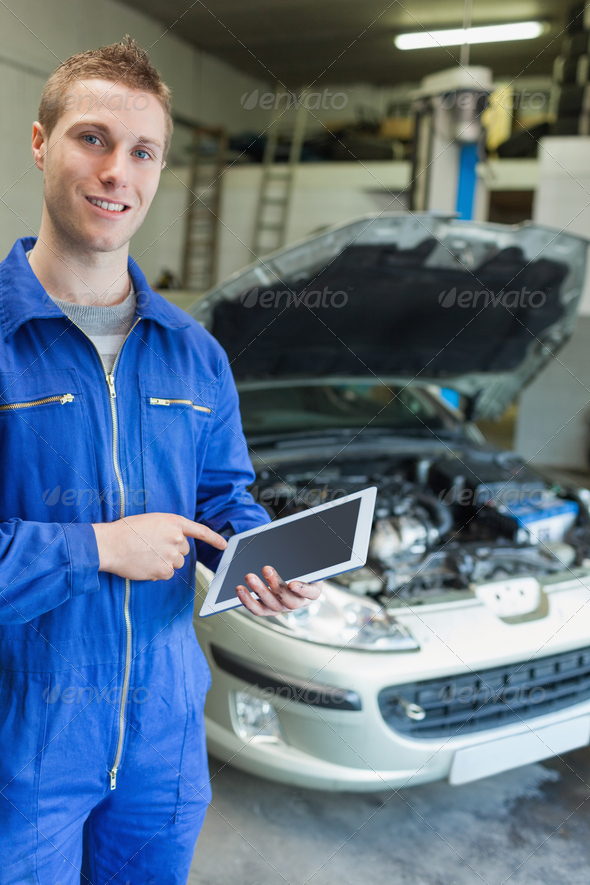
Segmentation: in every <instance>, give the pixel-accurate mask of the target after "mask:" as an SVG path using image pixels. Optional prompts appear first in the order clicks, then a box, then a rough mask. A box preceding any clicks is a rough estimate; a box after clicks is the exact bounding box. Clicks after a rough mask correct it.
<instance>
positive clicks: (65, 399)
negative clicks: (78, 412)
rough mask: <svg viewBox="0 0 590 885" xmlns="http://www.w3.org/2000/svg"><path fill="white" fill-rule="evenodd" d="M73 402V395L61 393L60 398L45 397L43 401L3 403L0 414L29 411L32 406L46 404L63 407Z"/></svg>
mask: <svg viewBox="0 0 590 885" xmlns="http://www.w3.org/2000/svg"><path fill="white" fill-rule="evenodd" d="M73 402H74V394H73V393H62V394H61V395H60V396H46V397H44V398H43V399H33V400H29V401H28V402H26V403H5V404H4V405H2V406H0V412H5V411H7V410H8V409H30V408H32V407H33V406H45V405H47V403H61V404H62V406H63V405H64V403H73Z"/></svg>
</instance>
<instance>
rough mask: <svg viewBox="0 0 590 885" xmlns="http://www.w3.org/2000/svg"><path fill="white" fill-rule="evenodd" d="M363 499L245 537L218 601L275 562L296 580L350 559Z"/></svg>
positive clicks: (283, 573)
mask: <svg viewBox="0 0 590 885" xmlns="http://www.w3.org/2000/svg"><path fill="white" fill-rule="evenodd" d="M360 506H361V499H360V498H355V499H354V500H352V501H346V502H344V503H342V504H336V505H334V506H333V507H329V508H327V509H326V510H322V512H321V513H310V515H309V516H306V517H305V518H303V519H297V520H294V521H293V522H290V523H287V524H285V525H281V524H277V525H276V526H272V527H270V528H268V529H266V530H265V531H263V532H260V533H259V534H256V535H251V536H250V537H247V538H242V539H241V540H240V541H239V542H238V545H237V547H236V551H235V553H234V556H233V559H232V561H231V562H230V564H229V567H228V569H227V572H226V574H225V578H224V580H223V584H222V586H221V588H220V590H219V594H218V596H217V602H218V603H220V602H226V601H227V600H228V599H233V598H235V597H236V586H237V585H238V584H244V578H245V576H246V575H247V574H248V573H249V572H253V573H254V574H255V575H258V576H259V577H262V567H263V566H265V565H272V567H273V568H275V569H276V570H277V572H278V573H279V575H280V576H281V578H283V580H285V581H292V580H294V579H295V578H297V577H298V576H299V575H308V574H311V573H312V572H315V571H319V570H320V569H325V568H328V567H330V566H337V565H338V564H339V563H347V562H349V560H350V558H351V554H352V549H353V545H354V535H355V530H356V527H357V520H358V515H359V509H360Z"/></svg>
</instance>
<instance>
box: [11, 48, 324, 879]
mask: <svg viewBox="0 0 590 885" xmlns="http://www.w3.org/2000/svg"><path fill="white" fill-rule="evenodd" d="M171 132H172V120H171V116H170V92H169V90H168V88H167V87H166V86H165V85H164V83H163V82H162V80H161V79H160V76H159V74H158V73H157V71H156V70H155V69H154V68H153V67H152V65H151V63H150V62H149V60H148V58H147V56H146V54H145V53H144V52H143V51H142V50H140V49H139V48H138V47H137V45H136V44H135V43H134V41H132V40H130V38H129V37H127V39H126V41H125V42H122V43H117V44H113V45H111V46H107V47H103V48H101V49H98V50H92V51H89V52H83V53H80V54H78V55H74V56H72V57H71V58H69V59H68V60H67V61H66V62H64V63H63V64H61V65H60V66H59V67H58V68H57V70H56V71H55V72H54V73H53V74H52V75H51V77H50V78H49V80H48V82H47V84H46V86H45V88H44V91H43V94H42V97H41V104H40V109H39V120H38V122H36V123H35V124H34V125H33V138H32V149H33V157H34V161H35V163H36V165H37V167H38V168H39V169H40V170H42V172H43V182H44V199H43V212H42V218H41V227H40V232H39V237H38V238H37V239H35V238H33V237H25V238H23V239H20V240H18V241H17V242H16V244H15V245H14V247H13V249H12V251H11V252H10V254H9V255H8V257H7V258H6V259H5V260H4V261H3V262H2V263H1V264H0V302H1V303H0V308H1V309H0V369H1V372H0V445H1V453H2V463H3V465H4V467H3V471H4V482H3V483H2V488H1V490H0V564H1V568H2V571H1V574H2V578H1V587H0V746H1V747H2V752H1V753H0V885H9V883H10V885H12V883H24V882H30V883H41V885H50V883H51V885H56V883H60V885H70V883H79V882H80V881H82V882H92V883H94V885H98V883H101V885H102V883H106V882H110V883H113V885H115V883H117V885H119V883H120V885H125V883H126V885H148V883H157V885H164V883H166V885H171V883H184V882H186V879H187V877H188V873H189V867H190V863H191V859H192V855H193V850H194V846H195V842H196V839H197V835H198V833H199V830H200V828H201V825H202V822H203V818H204V815H205V811H206V808H207V805H208V803H209V801H210V796H211V789H210V783H209V775H208V769H207V757H206V749H205V734H204V716H203V704H204V699H205V695H206V692H207V689H208V686H209V682H210V674H209V671H208V668H207V664H206V661H205V657H204V655H203V653H202V651H201V650H200V648H199V646H198V644H197V640H196V637H195V634H194V630H193V627H192V616H193V603H194V586H195V567H196V562H197V553H198V556H199V558H200V559H201V561H202V562H203V563H205V564H206V565H207V566H209V567H210V568H212V569H214V568H215V567H216V564H217V562H218V561H219V557H220V555H221V554H220V551H221V550H223V549H224V547H225V546H226V545H227V542H226V540H225V538H224V535H225V536H228V535H230V534H232V533H234V532H239V531H243V530H245V529H248V528H253V527H254V526H257V525H261V524H263V523H265V522H267V521H268V516H267V514H266V511H265V510H264V509H263V508H262V507H260V506H259V505H258V504H256V503H255V501H254V499H253V498H252V496H251V495H250V494H249V493H248V492H247V491H246V487H247V485H248V484H249V483H251V482H252V481H253V479H254V474H253V471H252V467H251V464H250V461H249V459H248V451H247V447H246V443H245V441H244V437H243V434H242V429H241V422H240V416H239V410H238V396H237V392H236V388H235V384H234V381H233V378H232V374H231V370H230V367H229V365H228V361H227V357H226V356H225V353H224V351H223V350H222V349H221V347H220V346H219V345H218V344H217V342H216V341H215V340H214V339H213V338H212V337H211V336H210V335H209V334H208V333H207V332H206V331H205V330H204V329H202V328H201V326H200V325H199V324H198V323H196V322H195V321H194V320H193V319H192V318H190V317H189V316H188V315H187V314H185V313H184V312H183V311H181V310H180V309H178V308H176V307H174V306H173V305H172V304H170V303H169V302H167V301H166V300H165V299H164V298H162V297H161V296H160V295H158V294H156V293H154V292H153V291H151V290H150V288H149V286H148V285H147V283H146V280H145V277H144V276H143V274H142V273H141V271H140V269H139V267H138V266H137V264H135V263H134V262H133V261H132V260H131V259H129V257H128V246H129V240H130V238H131V236H132V235H133V234H134V233H135V232H136V231H137V229H138V228H139V227H140V225H141V223H142V221H143V219H144V218H145V215H146V212H147V211H148V208H149V206H150V203H151V201H152V199H153V197H154V194H155V192H156V189H157V186H158V181H159V178H160V173H161V170H162V168H163V166H164V161H165V157H166V151H167V150H168V147H169V144H170V136H171ZM263 577H264V581H263V580H261V579H260V578H258V577H256V576H255V575H248V576H245V582H244V585H243V586H241V587H239V588H238V591H237V592H238V594H239V597H240V600H241V601H242V603H243V604H244V605H245V606H246V608H248V609H249V610H250V611H251V612H252V613H254V614H256V615H274V614H276V613H277V612H279V611H287V610H292V609H296V608H299V607H300V606H302V605H305V604H307V602H308V601H309V599H315V598H317V596H318V595H319V592H320V586H319V585H318V584H302V583H300V582H292V583H290V584H289V585H288V586H287V585H286V584H285V583H284V582H283V581H282V580H281V578H280V577H279V576H278V574H277V573H276V572H275V571H274V570H273V569H272V568H271V567H266V568H265V569H264V570H263ZM252 593H254V595H252Z"/></svg>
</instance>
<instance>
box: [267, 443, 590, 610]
mask: <svg viewBox="0 0 590 885" xmlns="http://www.w3.org/2000/svg"><path fill="white" fill-rule="evenodd" d="M371 485H374V486H376V487H377V489H378V493H377V504H376V508H375V517H374V521H373V527H372V534H371V542H370V545H369V557H368V560H367V564H366V566H364V567H363V568H360V569H356V570H355V571H352V572H348V573H346V574H343V575H340V576H339V577H338V578H334V579H333V580H334V582H335V583H337V584H338V585H339V586H340V587H341V588H342V589H345V590H348V591H349V592H351V593H353V594H355V595H359V596H371V597H373V598H374V599H376V600H378V601H380V602H381V603H382V604H383V603H384V604H387V606H388V607H396V606H404V605H406V606H407V605H421V604H425V603H435V602H443V601H444V602H449V601H452V600H460V599H465V598H469V597H470V596H472V595H473V588H474V586H476V585H479V584H486V583H488V582H492V581H499V580H503V579H507V578H514V577H521V576H522V577H524V576H534V577H537V578H539V577H542V576H544V575H551V574H557V573H559V572H564V571H567V570H568V569H572V568H575V567H577V566H581V565H583V566H587V565H590V559H588V557H589V556H590V517H589V510H588V501H587V500H586V499H585V496H584V495H583V494H582V495H581V494H580V492H579V491H575V490H573V489H565V488H563V487H562V486H560V485H556V484H553V485H551V484H549V483H548V482H546V481H545V480H544V479H543V478H542V477H541V476H539V475H538V474H537V473H535V472H534V471H532V470H531V469H530V468H529V467H528V466H526V465H525V464H524V462H523V461H522V460H521V459H520V458H519V457H518V456H517V455H515V454H514V453H512V452H502V451H496V450H491V449H488V448H475V447H474V448H471V447H465V448H462V449H461V450H457V451H450V450H448V451H446V452H445V453H444V454H442V455H441V454H437V455H434V456H429V457H424V456H420V457H416V456H415V455H397V456H380V457H370V458H363V457H356V458H351V457H350V456H349V455H348V454H347V456H346V457H342V458H340V459H339V458H334V459H333V460H332V461H331V462H330V464H329V465H328V466H326V465H325V461H324V462H323V463H320V462H317V463H315V462H314V461H313V460H311V459H310V460H309V461H307V462H303V463H302V462H301V461H300V460H293V461H292V462H289V461H288V460H287V459H285V461H283V462H281V464H280V467H275V468H274V469H270V468H266V467H264V468H261V469H259V470H258V471H257V478H256V483H255V485H254V487H253V488H252V489H251V492H252V494H253V495H254V497H255V498H256V500H257V501H258V502H259V503H261V504H262V505H263V506H264V507H265V508H266V509H267V510H268V512H269V514H270V515H271V516H272V518H273V519H276V518H281V517H285V516H290V515H292V514H294V513H299V512H301V511H302V510H305V509H307V508H309V507H313V506H317V505H318V504H324V503H326V502H327V501H333V500H336V499H337V498H338V497H344V496H345V495H348V494H351V493H352V492H355V491H358V490H360V489H363V488H366V487H367V486H371ZM589 497H590V494H589Z"/></svg>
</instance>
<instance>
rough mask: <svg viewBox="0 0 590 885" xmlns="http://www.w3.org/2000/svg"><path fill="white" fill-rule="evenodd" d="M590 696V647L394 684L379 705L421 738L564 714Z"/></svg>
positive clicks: (395, 723)
mask: <svg viewBox="0 0 590 885" xmlns="http://www.w3.org/2000/svg"><path fill="white" fill-rule="evenodd" d="M589 698H590V647H587V648H581V649H578V650H577V651H574V652H571V651H568V652H565V653H563V654H558V655H551V656H550V657H544V658H536V659H535V660H534V661H529V662H525V663H522V662H521V663H516V664H509V665H507V666H506V667H495V668H494V669H491V670H481V671H480V672H479V673H468V674H462V675H459V676H456V677H447V678H445V679H429V680H428V681H426V682H413V683H409V684H406V685H392V686H390V687H388V688H384V689H383V690H382V691H381V692H380V693H379V707H380V710H381V714H382V716H383V718H384V720H385V722H386V723H387V724H388V725H389V727H390V728H392V729H393V730H394V731H397V732H401V733H402V734H406V735H411V736H412V737H415V738H435V737H448V736H453V735H464V734H469V733H472V732H475V731H483V730H484V729H488V728H498V727H500V726H502V725H508V724H509V723H511V722H518V721H519V720H521V721H522V720H527V719H532V718H533V717H536V716H542V715H544V714H546V713H552V712H554V711H555V710H563V709H564V708H565V707H571V706H572V705H573V704H579V703H580V702H581V701H585V700H588V699H589Z"/></svg>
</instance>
